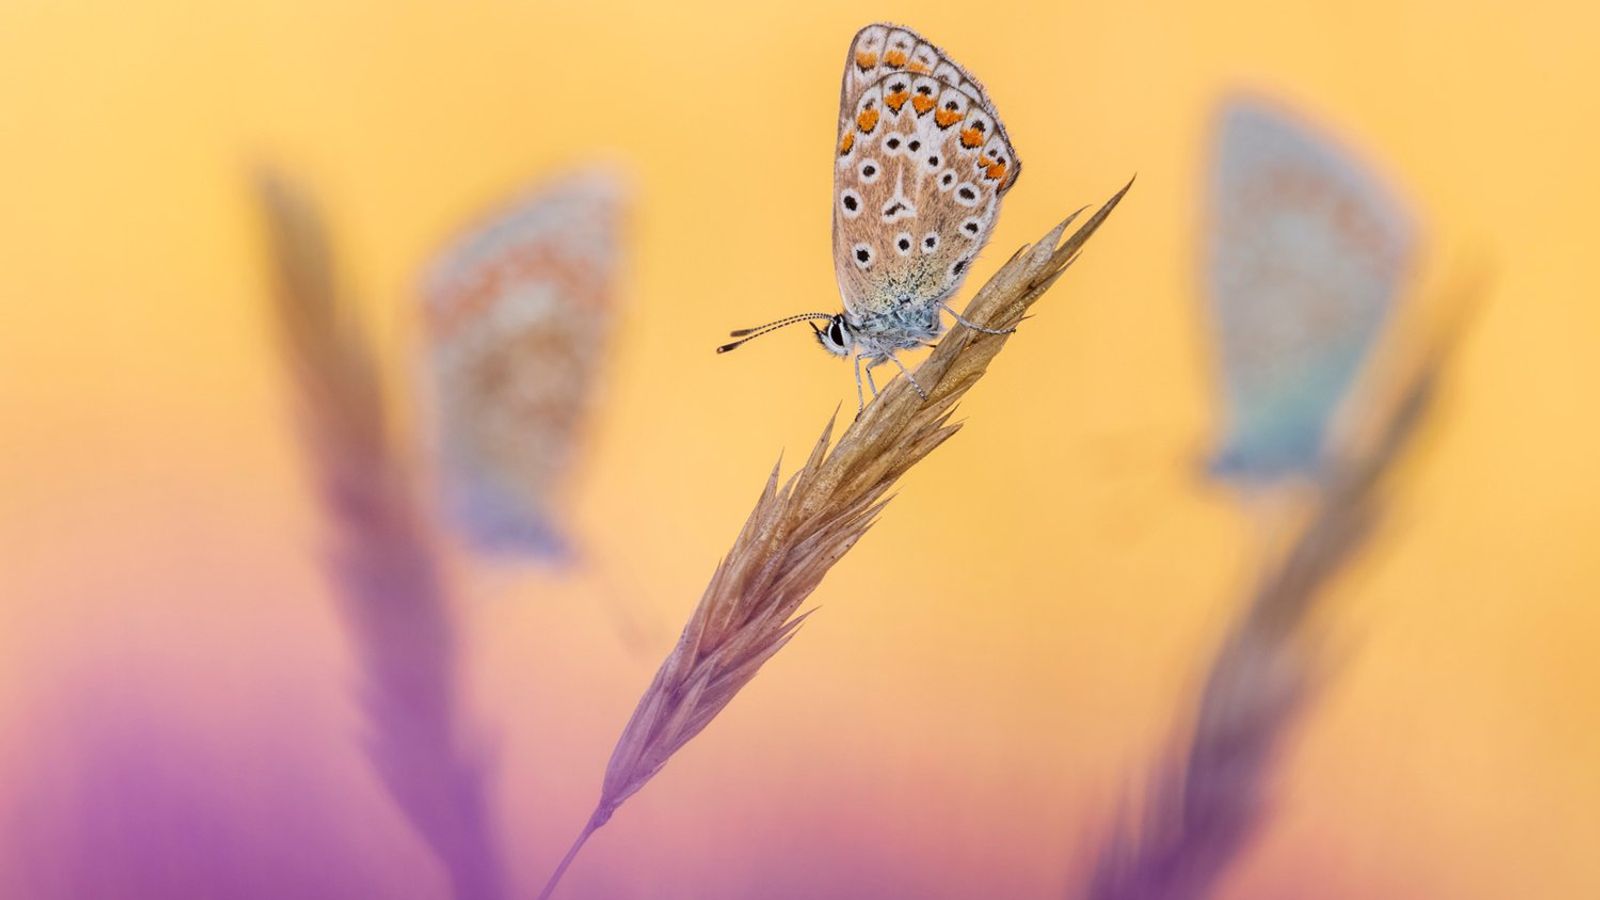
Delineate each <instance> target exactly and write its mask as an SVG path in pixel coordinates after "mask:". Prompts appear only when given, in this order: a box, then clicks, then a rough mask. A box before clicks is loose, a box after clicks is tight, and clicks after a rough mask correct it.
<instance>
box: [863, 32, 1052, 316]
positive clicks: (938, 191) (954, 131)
mask: <svg viewBox="0 0 1600 900" xmlns="http://www.w3.org/2000/svg"><path fill="white" fill-rule="evenodd" d="M835 163H836V165H835V169H834V198H833V199H834V204H833V249H834V265H835V268H836V274H837V276H838V279H839V289H840V293H841V294H842V295H843V297H844V303H845V309H846V311H847V312H849V313H850V314H851V315H852V316H853V317H855V318H856V319H860V318H862V317H863V316H871V315H875V314H882V313H885V312H886V311H888V310H889V309H891V308H893V307H894V306H895V305H897V304H902V303H909V304H910V305H911V306H913V307H917V308H932V307H934V306H935V305H936V304H937V303H938V302H940V301H943V300H944V299H945V298H947V297H949V296H950V295H951V294H953V293H955V291H956V290H957V289H959V288H960V286H961V283H962V281H963V280H964V279H965V278H966V275H967V272H968V270H969V269H970V266H971V262H972V259H973V257H975V256H976V255H977V253H978V251H979V250H981V249H983V246H984V245H985V244H987V243H988V241H989V236H990V235H991V234H992V233H993V230H994V224H995V221H996V220H997V219H998V217H999V213H1000V200H1001V198H1002V197H1003V196H1004V195H1005V193H1006V192H1007V191H1009V190H1010V189H1011V186H1012V185H1014V184H1016V181H1017V176H1018V174H1019V173H1020V172H1021V163H1020V162H1019V161H1018V160H1017V158H1016V154H1015V153H1014V152H1013V151H1012V148H1011V143H1010V139H1009V138H1008V137H1007V135H1006V131H1005V126H1004V125H1003V124H1002V123H1001V121H1000V116H999V113H997V112H996V111H995V109H994V106H993V104H992V103H991V102H990V101H989V96H988V94H987V93H985V92H984V90H983V87H982V85H980V84H979V83H978V81H977V79H975V78H973V77H972V76H971V75H970V74H968V72H967V71H966V70H965V69H963V68H962V67H961V66H960V65H958V64H957V63H955V62H954V61H952V60H951V59H950V58H949V56H948V55H947V54H945V52H944V51H943V50H941V49H939V48H938V47H936V46H934V45H933V44H931V43H929V42H928V41H927V40H925V39H924V38H922V37H921V36H920V35H918V34H917V33H916V32H914V31H911V30H910V29H908V28H902V27H899V26H895V25H888V24H878V25H869V26H867V27H866V28H863V29H862V30H861V31H860V32H858V33H857V34H856V37H855V39H854V40H853V41H852V42H851V44H850V51H849V54H848V55H847V58H846V60H845V72H844V78H843V80H842V85H841V88H840V107H839V141H838V144H837V145H836V159H835Z"/></svg>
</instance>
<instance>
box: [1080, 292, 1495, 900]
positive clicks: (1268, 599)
mask: <svg viewBox="0 0 1600 900" xmlns="http://www.w3.org/2000/svg"><path fill="white" fill-rule="evenodd" d="M1480 290H1481V279H1476V280H1469V281H1466V282H1464V283H1463V284H1462V285H1460V286H1459V287H1458V289H1457V290H1455V291H1453V292H1447V294H1446V295H1445V300H1447V301H1448V303H1447V304H1446V306H1447V309H1446V310H1445V313H1446V318H1445V319H1444V321H1443V322H1442V324H1437V325H1435V326H1434V327H1433V328H1432V329H1431V330H1430V331H1429V334H1428V336H1427V338H1426V339H1425V341H1424V343H1423V346H1422V347H1421V348H1420V350H1418V351H1417V352H1415V353H1414V354H1413V355H1412V356H1411V358H1410V363H1409V368H1408V369H1404V370H1402V371H1401V372H1400V373H1399V374H1398V375H1397V377H1396V378H1395V382H1396V388H1395V390H1394V393H1393V396H1392V397H1391V398H1389V402H1388V403H1387V408H1386V409H1384V410H1382V412H1381V415H1380V417H1379V418H1378V420H1377V422H1376V424H1375V425H1373V426H1369V428H1368V430H1367V431H1365V432H1361V433H1357V434H1355V435H1353V436H1352V440H1351V443H1350V446H1349V448H1348V449H1347V450H1346V451H1345V452H1344V453H1342V454H1339V455H1338V456H1336V458H1335V462H1334V464H1333V466H1332V468H1331V471H1330V472H1329V474H1328V475H1327V476H1326V478H1325V480H1324V481H1323V482H1322V483H1321V485H1320V486H1319V490H1318V493H1317V496H1316V498H1315V500H1314V502H1313V508H1312V509H1311V510H1310V512H1309V515H1308V516H1307V517H1306V518H1305V519H1304V520H1303V521H1302V522H1301V524H1300V528H1299V530H1298V531H1297V532H1296V533H1295V535H1294V537H1293V538H1292V540H1291V541H1290V542H1289V544H1288V546H1287V549H1286V550H1285V551H1284V552H1283V553H1282V554H1281V555H1279V556H1277V557H1275V558H1273V559H1272V561H1271V562H1269V564H1268V565H1267V566H1266V567H1265V569H1264V570H1263V572H1262V573H1261V575H1260V577H1259V579H1258V581H1257V583H1256V585H1255V587H1254V589H1253V590H1252V592H1251V593H1250V594H1249V595H1248V596H1247V597H1246V598H1245V603H1244V605H1243V607H1242V608H1241V609H1240V611H1239V613H1238V614H1237V616H1236V618H1235V620H1234V622H1233V623H1232V625H1231V626H1230V628H1229V630H1228V632H1227V633H1226V635H1225V637H1224V639H1223V641H1222V645H1221V647H1220V648H1219V649H1218V651H1217V654H1216V656H1215V657H1214V658H1213V659H1212V662H1211V667H1210V670H1209V672H1208V673H1207V675H1206V678H1205V681H1204V684H1203V687H1202V689H1201V692H1200V697H1199V699H1198V704H1197V707H1196V711H1195V713H1194V714H1193V722H1194V724H1193V727H1192V731H1191V732H1190V733H1189V734H1187V736H1180V737H1178V738H1175V739H1174V740H1173V742H1172V745H1171V748H1170V751H1169V754H1170V755H1169V757H1168V760H1169V761H1168V762H1167V763H1166V764H1164V765H1163V766H1161V767H1160V768H1159V769H1158V770H1157V771H1156V772H1155V773H1154V775H1153V776H1152V778H1151V782H1150V791H1151V793H1150V794H1149V796H1148V798H1147V800H1146V810H1145V815H1144V818H1143V821H1142V822H1140V823H1137V824H1130V823H1122V824H1120V825H1119V826H1117V827H1116V828H1115V830H1114V831H1113V832H1112V833H1111V834H1110V835H1108V836H1107V837H1106V838H1104V844H1103V846H1101V847H1100V849H1099V851H1098V854H1097V857H1096V859H1095V861H1094V864H1093V866H1094V867H1093V869H1092V871H1091V873H1090V875H1089V878H1088V884H1087V885H1086V886H1084V887H1083V889H1082V890H1081V892H1080V893H1079V894H1078V896H1082V897H1086V898H1089V900H1188V898H1201V897H1210V896H1213V895H1214V892H1215V889H1216V886H1217V883H1218V881H1219V880H1220V879H1221V877H1222V875H1223V874H1224V873H1225V872H1226V870H1227V869H1228V867H1229V866H1230V865H1231V864H1233V863H1234V862H1235V861H1236V860H1237V859H1238V858H1239V857H1240V856H1241V855H1242V853H1243V852H1244V850H1245V849H1246V848H1247V847H1248V845H1249V842H1250V841H1251V839H1252V838H1253V837H1254V836H1255V834H1256V833H1257V832H1258V830H1259V828H1260V826H1261V825H1262V823H1263V821H1264V820H1265V818H1266V815H1267V812H1268V810H1267V807H1268V805H1269V803H1268V796H1267V795H1268V793H1269V791H1270V788H1271V785H1270V781H1271V778H1272V776H1273V774H1274V769H1275V763H1276V762H1277V751H1278V746H1279V744H1280V743H1281V742H1282V740H1283V739H1284V738H1285V737H1287V736H1288V734H1289V732H1290V731H1291V730H1292V729H1293V727H1294V725H1295V722H1296V721H1297V720H1298V719H1299V718H1300V717H1302V716H1304V715H1306V714H1307V713H1308V712H1309V707H1310V705H1311V703H1312V701H1313V699H1314V697H1313V695H1314V693H1315V690H1316V688H1317V687H1318V686H1319V675H1320V674H1321V673H1320V664H1321V663H1322V655H1321V653H1320V651H1321V646H1320V644H1319V642H1318V635H1319V632H1318V630H1317V629H1316V628H1315V619H1314V614H1315V613H1316V611H1317V601H1318V600H1319V599H1320V598H1321V597H1322V596H1323V589H1324V588H1325V587H1326V586H1327V585H1328V583H1329V582H1330V581H1331V580H1332V579H1333V578H1334V577H1335V576H1336V575H1337V573H1338V572H1339V571H1340V570H1341V569H1343V568H1344V567H1345V565H1346V564H1348V563H1349V562H1350V561H1351V560H1352V559H1353V558H1354V557H1355V556H1356V554H1357V553H1359V552H1360V551H1361V549H1362V548H1363V547H1364V546H1365V545H1366V544H1367V543H1368V540H1369V538H1370V537H1371V536H1372V534H1373V532H1374V530H1375V527H1376V525H1377V524H1378V521H1379V519H1380V517H1381V514H1382V513H1383V511H1384V508H1385V505H1386V502H1387V499H1388V497H1387V492H1386V486H1387V484H1388V481H1389V479H1388V478H1387V477H1386V476H1389V475H1391V474H1392V472H1393V470H1394V469H1395V468H1396V465H1397V463H1398V461H1399V459H1400V457H1401V456H1402V454H1403V453H1404V451H1405V450H1406V449H1407V448H1408V447H1409V446H1410V445H1411V444H1412V443H1413V442H1414V439H1415V438H1416V437H1417V435H1418V432H1419V430H1420V428H1421V426H1422V425H1423V424H1424V421H1425V420H1426V418H1427V416H1428V414H1429V413H1430V411H1431V409H1432V406H1433V402H1434V399H1435V394H1436V391H1437V388H1438V383H1439V380H1440V378H1441V376H1442V373H1443V371H1444V367H1445V365H1446V363H1447V362H1448V359H1449V356H1450V353H1451V352H1452V351H1453V350H1454V349H1455V347H1456V345H1457V343H1458V341H1459V337H1460V332H1461V329H1462V326H1463V325H1465V324H1466V321H1467V318H1468V316H1469V315H1470V312H1471V309H1472V307H1473V304H1474V302H1475V300H1476V297H1477V295H1478V292H1479V291H1480Z"/></svg>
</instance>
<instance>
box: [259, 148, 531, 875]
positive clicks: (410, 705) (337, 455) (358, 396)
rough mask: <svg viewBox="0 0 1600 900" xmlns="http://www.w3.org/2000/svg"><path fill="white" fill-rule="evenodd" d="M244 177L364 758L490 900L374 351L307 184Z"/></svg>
mask: <svg viewBox="0 0 1600 900" xmlns="http://www.w3.org/2000/svg"><path fill="white" fill-rule="evenodd" d="M257 190H258V193H259V197H260V202H261V204H262V208H263V213H264V215H265V219H266V226H267V238H268V243H269V249H270V252H271V264H272V277H273V285H272V287H273V292H272V296H273V302H274V311H275V313H276V318H277V320H278V322H277V324H278V330H279V337H280V339H281V342H282V350H283V357H284V360H285V361H286V363H287V364H288V367H289V370H290V374H291V375H292V377H293V379H294V386H295V389H296V391H297V395H298V396H297V397H296V401H297V404H296V405H297V410H296V411H297V413H298V418H299V424H300V435H301V438H302V442H303V445H304V448H305V455H306V460H307V464H308V466H309V468H310V471H311V475H312V477H313V478H314V480H315V482H316V489H317V492H318V494H319V496H320V498H321V500H322V506H323V512H324V514H325V515H326V517H327V521H328V528H329V530H330V532H331V544H332V548H331V552H330V553H329V556H328V560H327V569H328V575H329V578H330V580H331V581H332V582H333V586H334V587H335V589H336V590H335V593H336V596H337V599H338V603H339V612H340V614H341V615H342V617H343V620H344V623H345V628H346V631H347V633H348V635H349V638H350V641H351V643H352V644H353V646H354V650H355V653H356V656H357V658H358V659H359V664H360V667H361V675H360V679H361V683H360V698H361V706H362V709H363V710H364V712H365V714H366V718H367V726H368V729H369V732H368V734H367V737H366V745H367V756H368V760H369V761H370V763H371V764H372V767H373V769H374V771H375V773H376V774H377V776H378V778H379V780H380V781H381V782H382V783H383V785H384V787H385V788H387V790H388V792H389V794H390V796H391V797H392V798H393V799H394V801H395V804H396V805H397V806H399V808H400V810H401V811H402V812H403V813H404V815H405V816H406V817H407V818H408V819H409V820H410V822H411V824H412V825H413V826H414V827H415V828H416V830H417V832H418V833H419V834H420V835H421V836H422V838H423V840H424V841H426V843H427V844H428V846H429V847H430V848H431V850H432V851H433V852H434V853H435V854H436V855H437V856H438V858H439V860H440V862H441V863H442V864H443V866H444V868H445V870H446V872H447V873H448V875H449V878H450V880H451V883H452V887H453V889H454V893H455V896H456V897H458V898H463V900H496V898H500V897H503V896H505V875H504V866H503V864H502V861H501V859H500V856H499V854H498V853H497V851H496V849H495V844H494V839H493V836H494V830H493V828H492V827H491V824H490V818H489V814H488V809H487V806H488V804H487V799H486V796H485V789H484V788H485V785H484V782H485V775H486V773H485V769H486V764H485V761H484V759H483V756H482V753H481V752H480V751H479V750H478V748H476V747H474V746H472V742H470V741H469V740H468V738H467V736H466V735H465V730H464V728H463V725H462V721H461V720H462V718H463V711H462V708H461V707H462V701H461V691H460V684H459V681H460V677H461V654H460V647H459V636H458V634H457V625H456V619H455V613H456V610H455V607H454V604H453V602H452V597H451V596H450V593H449V591H448V588H447V586H446V584H445V579H444V577H443V575H442V563H441V562H440V558H439V550H438V547H437V544H436V540H435V538H434V536H433V533H432V531H431V529H430V527H429V525H428V519H427V510H426V509H425V508H424V506H423V504H422V503H421V501H420V500H419V499H418V497H417V496H416V489H415V481H414V479H413V478H412V472H411V470H410V466H409V465H408V464H407V461H406V454H405V452H404V451H403V446H404V445H403V444H400V443H398V442H397V441H396V439H395V437H394V435H393V433H392V430H393V429H392V425H391V423H390V421H389V415H388V412H387V409H386V404H385V397H384V391H383V385H382V378H381V372H380V367H379V364H378V362H377V354H376V351H375V349H374V347H373V344H372V340H371V337H370V335H369V334H368V333H367V330H366V327H365V326H364V324H363V323H362V321H361V317H360V311H359V309H358V308H357V304H356V303H355V302H354V300H353V299H352V297H351V296H350V295H349V294H348V293H346V291H345V289H344V287H343V286H342V285H341V284H340V283H339V281H338V277H337V272H336V270H335V267H334V263H333V256H332V250H331V248H330V246H329V242H328V238H327V235H326V233H325V231H324V228H323V225H322V222H321V220H320V218H319V216H318V215H317V212H316V210H315V208H314V207H313V205H312V203H311V201H310V200H309V198H308V197H307V196H306V195H305V194H304V193H302V192H301V191H300V190H298V189H297V188H296V187H295V186H293V185H292V184H290V183H289V182H287V181H286V180H284V179H283V178H281V177H279V176H277V175H275V174H273V173H270V172H267V173H262V174H261V175H260V176H259V177H258V181H257Z"/></svg>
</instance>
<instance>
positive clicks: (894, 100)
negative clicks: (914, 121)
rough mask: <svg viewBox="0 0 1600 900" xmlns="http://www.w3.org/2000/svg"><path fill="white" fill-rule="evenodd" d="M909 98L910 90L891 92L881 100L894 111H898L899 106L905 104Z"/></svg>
mask: <svg viewBox="0 0 1600 900" xmlns="http://www.w3.org/2000/svg"><path fill="white" fill-rule="evenodd" d="M910 99H911V92H910V91H896V92H894V93H893V94H890V95H889V96H887V97H884V98H883V102H884V104H885V105H886V106H888V107H889V108H890V109H892V110H894V111H895V112H899V111H900V107H902V106H905V105H906V101H907V100H910Z"/></svg>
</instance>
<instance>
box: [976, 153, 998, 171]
mask: <svg viewBox="0 0 1600 900" xmlns="http://www.w3.org/2000/svg"><path fill="white" fill-rule="evenodd" d="M992 165H994V160H992V159H990V158H989V157H987V156H984V155H982V154H979V155H978V168H980V169H987V168H988V167H990V166H992Z"/></svg>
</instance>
